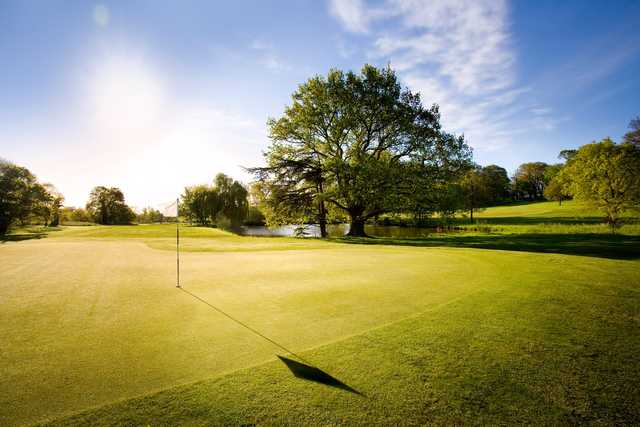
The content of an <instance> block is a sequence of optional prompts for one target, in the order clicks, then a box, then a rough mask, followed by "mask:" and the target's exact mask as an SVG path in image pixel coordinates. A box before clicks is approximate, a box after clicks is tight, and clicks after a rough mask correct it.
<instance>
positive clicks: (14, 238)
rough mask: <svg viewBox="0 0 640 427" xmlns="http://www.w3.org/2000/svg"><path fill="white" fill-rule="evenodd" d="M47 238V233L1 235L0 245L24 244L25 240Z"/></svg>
mask: <svg viewBox="0 0 640 427" xmlns="http://www.w3.org/2000/svg"><path fill="white" fill-rule="evenodd" d="M45 237H47V233H28V234H7V235H4V236H1V235H0V243H7V242H22V241H23V240H32V239H42V238H45Z"/></svg>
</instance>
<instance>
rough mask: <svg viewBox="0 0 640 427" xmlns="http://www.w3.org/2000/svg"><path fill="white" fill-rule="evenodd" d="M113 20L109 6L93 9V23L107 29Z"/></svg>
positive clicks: (99, 5) (100, 5)
mask: <svg viewBox="0 0 640 427" xmlns="http://www.w3.org/2000/svg"><path fill="white" fill-rule="evenodd" d="M110 19H111V13H110V12H109V9H108V8H107V6H105V5H103V4H97V5H95V6H94V7H93V22H94V23H95V24H96V25H97V26H98V27H102V28H106V27H107V26H108V25H109V21H110Z"/></svg>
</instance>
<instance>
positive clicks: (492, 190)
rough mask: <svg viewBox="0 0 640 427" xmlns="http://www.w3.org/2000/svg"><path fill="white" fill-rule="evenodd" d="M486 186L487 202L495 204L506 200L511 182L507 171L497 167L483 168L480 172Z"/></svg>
mask: <svg viewBox="0 0 640 427" xmlns="http://www.w3.org/2000/svg"><path fill="white" fill-rule="evenodd" d="M481 173H482V175H483V176H484V179H485V183H486V186H487V191H488V194H487V202H488V203H490V204H497V203H500V202H503V201H505V200H508V198H509V186H510V185H511V181H510V180H509V175H508V174H507V170H506V169H505V168H503V167H500V166H497V165H489V166H484V167H483V168H482V170H481Z"/></svg>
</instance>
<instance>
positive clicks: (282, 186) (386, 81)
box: [252, 65, 471, 236]
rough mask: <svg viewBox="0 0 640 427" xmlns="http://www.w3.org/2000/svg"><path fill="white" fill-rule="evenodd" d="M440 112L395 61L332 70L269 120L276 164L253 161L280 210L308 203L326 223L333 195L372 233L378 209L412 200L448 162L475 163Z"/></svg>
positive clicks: (357, 228)
mask: <svg viewBox="0 0 640 427" xmlns="http://www.w3.org/2000/svg"><path fill="white" fill-rule="evenodd" d="M439 119H440V115H439V112H438V107H437V106H435V105H434V106H432V107H431V108H425V107H423V105H422V102H421V99H420V95H419V94H414V93H412V92H411V91H409V90H408V89H406V88H403V87H402V86H401V85H400V83H399V81H398V78H397V76H396V75H395V73H394V72H393V71H392V70H391V69H390V68H386V69H378V68H375V67H373V66H370V65H365V66H364V67H363V68H362V70H361V72H360V73H359V74H356V73H354V72H347V73H345V72H342V71H339V70H331V71H330V72H329V74H328V75H327V76H326V77H322V76H316V77H313V78H311V79H309V80H308V81H307V82H305V83H303V84H302V85H300V86H299V88H298V90H297V91H296V92H294V93H293V95H292V104H291V105H290V106H288V107H287V108H286V109H285V112H284V115H283V116H282V117H281V118H279V119H277V120H276V119H270V120H269V122H268V125H269V130H270V137H271V139H272V145H271V146H270V147H269V149H268V150H267V152H266V153H265V158H266V161H267V167H266V168H255V169H252V171H253V172H255V173H256V175H257V177H258V179H259V180H261V181H263V182H264V183H265V185H266V188H268V190H269V194H270V196H271V197H273V198H279V200H276V201H273V202H272V204H273V205H274V206H278V207H279V209H280V210H281V211H288V212H296V209H293V208H295V207H296V206H302V207H303V208H304V209H303V211H305V212H307V213H309V212H312V213H313V214H312V215H310V216H315V217H316V219H317V220H318V222H319V223H320V225H321V227H322V224H323V221H325V220H326V212H327V209H326V207H325V204H330V205H331V206H332V207H334V208H336V209H338V210H340V211H342V212H344V213H345V214H346V215H348V216H349V218H350V222H351V226H350V231H349V234H350V235H352V236H363V235H365V233H364V224H365V222H366V221H367V220H368V219H369V218H372V217H374V216H376V215H380V214H383V213H388V212H394V211H407V210H411V208H412V207H413V206H415V200H416V196H417V195H419V194H425V193H426V192H428V191H429V190H430V189H432V188H433V187H434V185H433V183H434V182H435V181H437V180H438V179H440V178H441V177H442V176H444V175H445V174H444V173H443V172H442V171H444V170H449V171H454V170H459V169H460V170H461V169H462V165H463V164H466V163H468V161H469V158H470V153H471V152H470V149H469V148H468V146H467V145H466V144H465V143H464V139H463V138H462V137H454V136H452V135H449V134H446V133H444V132H442V131H441V129H440V123H439ZM283 205H290V206H291V208H292V209H286V207H285V206H283Z"/></svg>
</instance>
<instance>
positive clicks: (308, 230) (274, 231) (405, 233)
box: [239, 224, 437, 237]
mask: <svg viewBox="0 0 640 427" xmlns="http://www.w3.org/2000/svg"><path fill="white" fill-rule="evenodd" d="M364 229H365V232H366V233H367V234H368V235H370V236H375V237H427V236H428V235H429V234H433V233H435V232H437V230H436V229H434V228H418V227H398V226H393V225H365V228H364ZM327 232H328V233H329V237H341V236H344V235H345V234H347V233H348V232H349V224H331V225H327ZM239 233H240V234H241V235H243V236H264V237H276V236H278V237H291V236H305V237H320V227H319V226H318V225H303V226H300V225H295V224H294V225H284V226H281V227H273V228H269V227H265V226H248V227H242V228H241V230H240V232H239Z"/></svg>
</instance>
